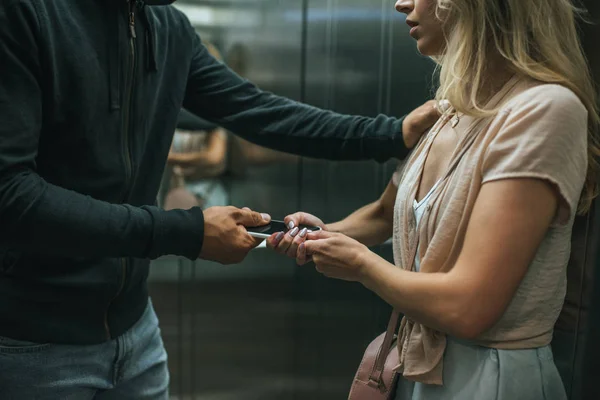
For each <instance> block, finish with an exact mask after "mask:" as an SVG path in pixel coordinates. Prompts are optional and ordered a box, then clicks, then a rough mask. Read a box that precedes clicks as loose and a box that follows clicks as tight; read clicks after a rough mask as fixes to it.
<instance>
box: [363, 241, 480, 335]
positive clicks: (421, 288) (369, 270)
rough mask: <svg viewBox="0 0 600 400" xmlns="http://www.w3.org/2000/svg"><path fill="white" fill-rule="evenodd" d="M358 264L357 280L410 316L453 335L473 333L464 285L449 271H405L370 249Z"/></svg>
mask: <svg viewBox="0 0 600 400" xmlns="http://www.w3.org/2000/svg"><path fill="white" fill-rule="evenodd" d="M361 265H363V270H364V273H363V279H361V283H362V284H363V285H364V286H365V287H367V288H368V289H370V290H372V291H373V292H375V293H376V294H377V295H378V296H379V297H381V298H382V299H383V300H385V301H386V302H387V303H389V304H390V305H392V306H393V307H394V308H395V309H396V310H398V311H400V312H401V313H403V314H404V315H406V316H407V317H409V318H410V319H412V320H414V321H416V322H419V323H421V324H423V325H425V326H427V327H430V328H433V329H436V330H439V331H441V332H445V333H448V334H450V335H453V336H456V337H462V338H470V337H472V336H473V335H472V330H471V327H470V324H469V319H470V317H469V315H470V314H469V313H468V312H467V311H468V310H469V305H468V304H466V303H468V301H466V296H465V295H464V294H465V293H464V288H463V287H462V286H461V284H460V282H454V280H453V276H452V275H451V274H447V273H419V272H410V271H406V270H403V269H401V268H399V267H396V266H394V265H393V264H390V263H389V262H388V261H386V260H384V259H383V258H381V257H379V256H378V255H376V254H375V253H372V252H369V253H368V254H366V255H365V258H364V260H363V262H362V264H361ZM471 306H472V305H471Z"/></svg>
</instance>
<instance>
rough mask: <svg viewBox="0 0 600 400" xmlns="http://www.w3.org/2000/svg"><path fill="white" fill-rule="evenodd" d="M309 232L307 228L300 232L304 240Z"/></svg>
mask: <svg viewBox="0 0 600 400" xmlns="http://www.w3.org/2000/svg"><path fill="white" fill-rule="evenodd" d="M307 231H308V229H306V228H304V229H302V231H301V232H300V237H301V238H303V237H304V236H306V232H307Z"/></svg>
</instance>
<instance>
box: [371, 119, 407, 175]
mask: <svg viewBox="0 0 600 400" xmlns="http://www.w3.org/2000/svg"><path fill="white" fill-rule="evenodd" d="M387 120H388V117H386V116H384V115H380V116H378V117H377V118H376V119H375V123H376V126H377V128H376V130H375V132H374V135H373V136H372V137H371V138H369V140H364V141H363V142H364V145H365V148H364V149H363V151H362V153H363V154H365V155H369V156H371V158H373V159H375V161H377V162H379V163H385V162H386V161H389V160H390V159H391V158H393V159H397V160H403V159H404V158H406V156H407V155H408V154H409V153H410V149H409V148H407V147H406V143H405V142H404V135H403V133H402V122H403V121H404V117H402V118H400V119H398V120H396V121H394V122H393V123H392V124H391V125H390V124H389V123H388V124H386V122H387ZM390 130H391V131H392V132H396V134H390Z"/></svg>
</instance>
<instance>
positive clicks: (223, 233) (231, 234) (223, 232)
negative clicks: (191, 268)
mask: <svg viewBox="0 0 600 400" xmlns="http://www.w3.org/2000/svg"><path fill="white" fill-rule="evenodd" d="M269 222H271V217H270V216H269V215H267V214H260V213H257V212H254V211H251V210H250V209H247V208H245V209H243V210H242V209H239V208H236V207H211V208H208V209H206V210H205V211H204V243H203V245H202V251H201V252H200V258H202V259H204V260H210V261H216V262H218V263H221V264H237V263H240V262H242V261H243V260H244V258H246V256H247V255H248V252H249V251H250V250H252V249H253V248H255V247H256V246H258V245H259V244H260V243H261V242H262V240H263V239H256V238H253V237H252V236H250V235H249V234H248V231H247V230H246V227H254V226H262V225H266V224H268V223H269Z"/></svg>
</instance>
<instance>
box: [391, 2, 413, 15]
mask: <svg viewBox="0 0 600 400" xmlns="http://www.w3.org/2000/svg"><path fill="white" fill-rule="evenodd" d="M395 7H396V11H398V12H401V13H404V14H410V12H411V11H412V10H413V9H414V8H415V2H414V1H413V0H397V1H396V6H395Z"/></svg>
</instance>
